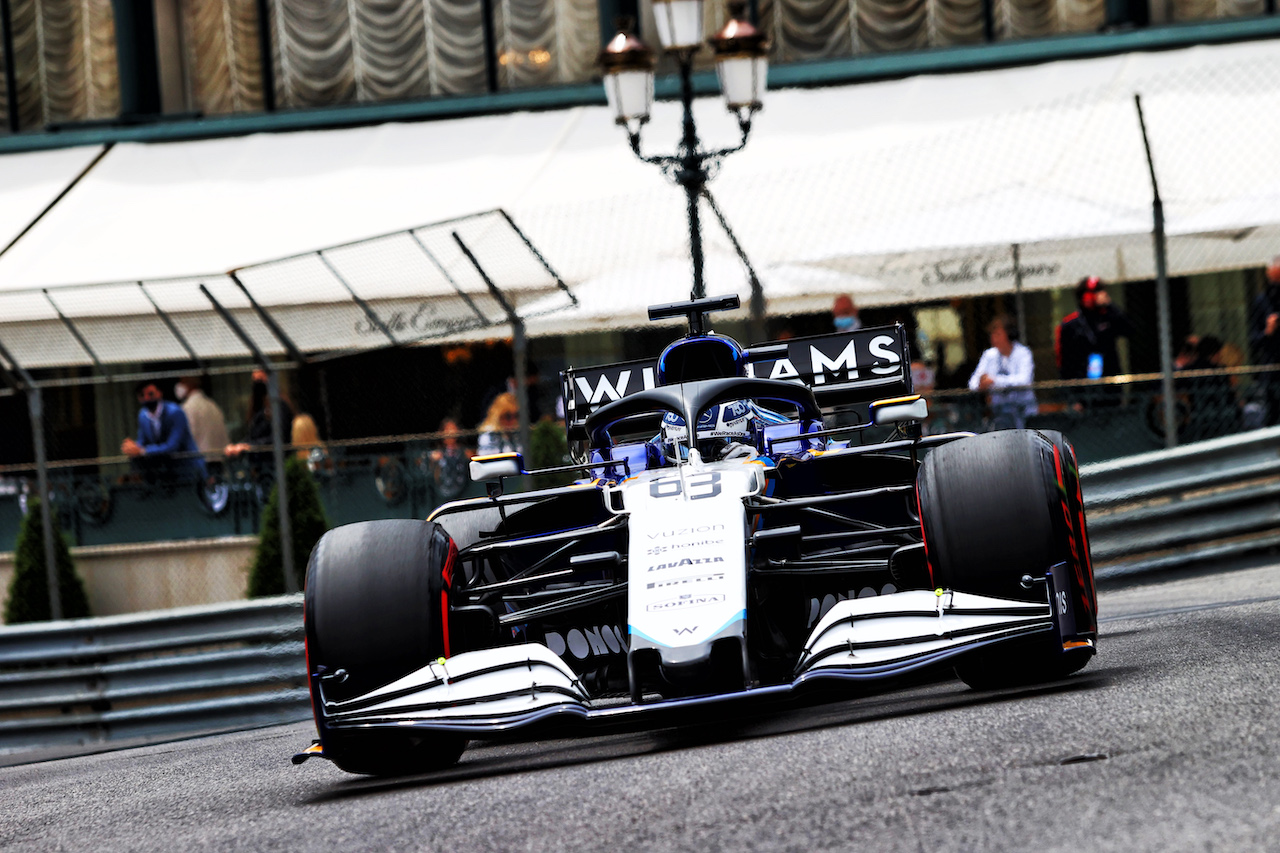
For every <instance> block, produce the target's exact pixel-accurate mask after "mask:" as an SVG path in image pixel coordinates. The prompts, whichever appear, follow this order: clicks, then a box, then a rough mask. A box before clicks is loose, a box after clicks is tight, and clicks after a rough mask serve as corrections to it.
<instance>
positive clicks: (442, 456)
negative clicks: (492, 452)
mask: <svg viewBox="0 0 1280 853" xmlns="http://www.w3.org/2000/svg"><path fill="white" fill-rule="evenodd" d="M461 432H462V431H461V430H460V429H458V422H457V421H455V420H454V419H453V418H445V419H444V420H443V421H441V422H440V435H441V442H440V447H438V448H437V449H435V450H433V451H431V475H432V479H433V480H434V481H435V486H436V493H437V494H438V495H439V496H440V498H441V499H443V500H446V501H451V500H453V499H454V498H456V497H458V496H459V495H461V494H462V492H463V491H464V490H465V489H466V488H467V484H468V483H469V482H471V475H470V471H469V468H468V465H467V463H468V461H469V460H470V459H471V451H469V450H467V449H466V448H464V447H463V446H462V442H461V441H459V440H458V436H459V435H460V434H461Z"/></svg>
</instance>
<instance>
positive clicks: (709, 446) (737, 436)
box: [662, 400, 757, 459]
mask: <svg viewBox="0 0 1280 853" xmlns="http://www.w3.org/2000/svg"><path fill="white" fill-rule="evenodd" d="M756 432H757V426H756V416H755V411H754V410H753V409H752V407H751V404H750V403H748V402H747V401H746V400H735V401H733V402H730V403H723V404H721V405H718V406H712V407H711V408H709V409H707V410H706V411H704V412H703V413H702V414H701V415H699V416H698V435H697V442H698V443H697V447H698V452H699V454H701V456H702V458H703V459H715V458H717V456H718V455H719V453H720V451H721V450H723V449H724V447H725V446H726V445H728V444H731V443H733V442H738V443H740V444H748V445H754V444H756ZM662 443H663V446H664V447H665V448H666V449H667V453H668V456H669V457H671V458H673V459H674V458H676V456H677V454H679V455H680V456H681V457H683V455H684V454H683V453H681V452H680V451H679V448H681V447H683V448H686V449H687V448H688V447H689V430H688V427H686V426H685V423H684V418H682V417H680V416H679V415H677V414H676V413H675V412H667V413H666V414H665V415H663V416H662Z"/></svg>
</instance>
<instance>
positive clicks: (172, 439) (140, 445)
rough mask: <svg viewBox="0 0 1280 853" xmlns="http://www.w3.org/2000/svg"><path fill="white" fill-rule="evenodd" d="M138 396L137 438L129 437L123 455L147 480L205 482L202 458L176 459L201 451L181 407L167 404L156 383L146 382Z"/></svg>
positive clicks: (122, 447)
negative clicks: (178, 455)
mask: <svg viewBox="0 0 1280 853" xmlns="http://www.w3.org/2000/svg"><path fill="white" fill-rule="evenodd" d="M136 394H137V397H138V404H139V405H140V406H141V407H142V408H141V409H139V410H138V438H137V440H134V439H132V438H126V439H125V440H124V441H123V442H122V443H121V445H120V452H121V453H123V454H124V455H125V456H130V457H132V458H133V464H134V467H135V468H137V469H138V470H140V471H141V472H142V473H143V474H144V475H145V476H146V477H147V478H148V479H158V480H176V481H189V480H195V479H197V478H198V479H199V480H200V481H202V482H203V481H204V480H206V479H207V478H208V476H209V474H208V472H207V471H206V470H205V467H204V460H203V459H202V458H200V457H199V456H186V455H183V456H182V457H180V458H177V459H175V458H174V454H176V453H181V454H187V453H193V454H194V453H198V452H199V448H197V447H196V441H195V439H194V438H192V437H191V426H190V424H188V423H187V416H186V415H185V414H183V412H182V407H181V406H179V405H178V404H177V403H169V402H165V399H164V395H163V394H161V393H160V389H159V388H158V387H157V386H156V384H155V383H154V382H143V383H142V384H141V385H139V386H138V387H137V389H136Z"/></svg>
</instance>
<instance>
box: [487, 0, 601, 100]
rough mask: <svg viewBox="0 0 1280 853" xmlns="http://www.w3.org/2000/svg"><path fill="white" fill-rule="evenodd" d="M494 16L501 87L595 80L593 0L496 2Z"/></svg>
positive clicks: (596, 48)
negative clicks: (593, 77)
mask: <svg viewBox="0 0 1280 853" xmlns="http://www.w3.org/2000/svg"><path fill="white" fill-rule="evenodd" d="M494 12H495V22H494V24H495V28H496V30H497V36H498V38H497V41H498V85H499V87H501V88H504V89H516V88H522V87H525V86H546V85H550V84H553V83H570V82H580V81H584V80H589V79H591V77H592V75H593V74H595V61H596V54H597V53H599V50H600V15H599V12H600V9H599V5H598V3H597V0H500V2H495V3H494Z"/></svg>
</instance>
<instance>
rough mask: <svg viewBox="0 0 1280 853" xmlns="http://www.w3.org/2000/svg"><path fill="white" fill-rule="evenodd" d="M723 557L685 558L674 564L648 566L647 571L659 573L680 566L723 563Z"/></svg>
mask: <svg viewBox="0 0 1280 853" xmlns="http://www.w3.org/2000/svg"><path fill="white" fill-rule="evenodd" d="M723 562H724V557H685V558H684V559H683V560H677V561H676V562H674V563H658V565H656V566H650V567H649V571H651V572H660V571H662V570H663V569H678V568H680V567H681V566H705V565H708V564H710V563H723Z"/></svg>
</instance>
